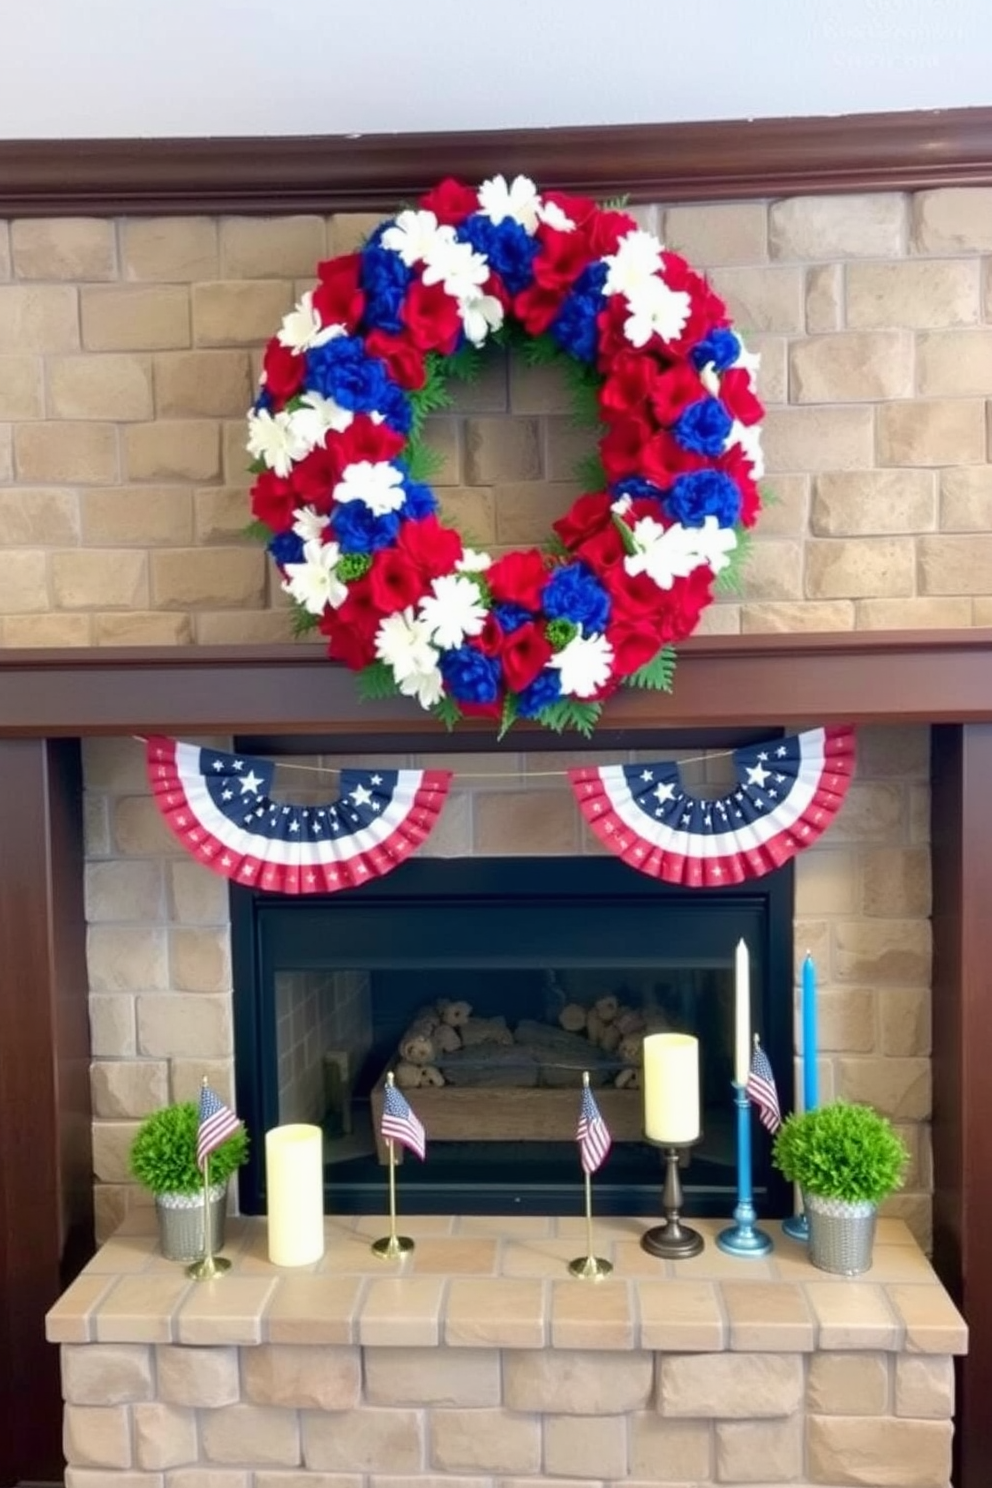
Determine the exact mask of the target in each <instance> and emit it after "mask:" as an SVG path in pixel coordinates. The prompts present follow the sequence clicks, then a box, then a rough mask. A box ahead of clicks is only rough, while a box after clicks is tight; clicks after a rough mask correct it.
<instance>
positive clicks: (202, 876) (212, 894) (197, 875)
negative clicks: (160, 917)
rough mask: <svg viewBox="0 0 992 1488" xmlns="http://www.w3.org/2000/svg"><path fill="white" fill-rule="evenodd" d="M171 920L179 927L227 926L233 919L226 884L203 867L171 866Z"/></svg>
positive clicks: (183, 864) (181, 864) (194, 865)
mask: <svg viewBox="0 0 992 1488" xmlns="http://www.w3.org/2000/svg"><path fill="white" fill-rule="evenodd" d="M168 888H169V918H170V919H171V920H172V921H173V923H174V924H180V925H226V924H227V923H228V919H229V916H230V909H229V905H228V892H227V883H226V882H225V880H224V879H222V878H219V877H218V875H217V874H216V873H211V872H210V871H209V869H207V868H204V866H203V864H202V863H196V862H191V861H189V860H186V861H183V862H177V863H170V864H169V866H168Z"/></svg>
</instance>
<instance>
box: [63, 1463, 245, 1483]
mask: <svg viewBox="0 0 992 1488" xmlns="http://www.w3.org/2000/svg"><path fill="white" fill-rule="evenodd" d="M111 1481H112V1482H113V1488H162V1475H161V1473H146V1472H115V1473H114V1476H113V1479H112V1480H111ZM107 1482H108V1478H107V1474H106V1473H105V1472H103V1471H102V1469H100V1468H92V1467H67V1468H66V1470H65V1488H107ZM170 1488H171V1485H170ZM218 1488H220V1485H218Z"/></svg>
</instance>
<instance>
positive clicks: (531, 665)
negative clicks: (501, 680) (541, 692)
mask: <svg viewBox="0 0 992 1488" xmlns="http://www.w3.org/2000/svg"><path fill="white" fill-rule="evenodd" d="M552 654H553V652H552V648H551V645H550V642H549V641H548V640H547V639H546V637H545V635H544V633H543V632H542V631H541V630H539V629H538V627H537V626H536V625H535V624H534V623H533V622H532V621H529V622H528V623H527V624H526V625H521V626H519V627H518V629H516V630H515V631H514V632H513V634H512V635H509V636H507V638H506V644H505V645H504V647H503V657H502V661H503V675H504V676H505V677H506V685H507V687H509V689H510V691H511V692H521V691H522V690H523V689H524V688H525V687H528V686H529V685H530V683H531V682H533V680H534V678H535V677H536V676H537V674H538V672H540V671H543V669H544V668H545V667H546V666H547V664H548V662H549V661H550V660H551V657H552Z"/></svg>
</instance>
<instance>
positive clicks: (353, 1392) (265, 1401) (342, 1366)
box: [242, 1344, 402, 1411]
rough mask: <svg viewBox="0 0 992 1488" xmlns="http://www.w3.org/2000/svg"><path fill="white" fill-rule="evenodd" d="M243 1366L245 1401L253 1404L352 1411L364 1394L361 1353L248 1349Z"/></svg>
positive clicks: (300, 1347) (303, 1348)
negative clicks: (362, 1391)
mask: <svg viewBox="0 0 992 1488" xmlns="http://www.w3.org/2000/svg"><path fill="white" fill-rule="evenodd" d="M397 1352H402V1351H401V1350H397ZM369 1357H370V1358H371V1357H372V1355H371V1354H370V1356H369ZM242 1366H243V1376H244V1393H245V1399H246V1400H249V1401H251V1402H252V1404H253V1405H278V1406H287V1407H288V1408H289V1409H291V1410H319V1411H348V1410H352V1409H353V1408H354V1407H355V1406H357V1404H358V1401H359V1396H360V1394H361V1384H362V1380H361V1363H360V1359H359V1354H358V1350H357V1349H351V1348H338V1349H333V1348H321V1349H315V1348H310V1347H308V1346H307V1345H297V1344H262V1345H261V1347H259V1348H253V1349H246V1350H245V1352H244V1354H243V1356H242Z"/></svg>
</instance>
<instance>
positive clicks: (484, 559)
mask: <svg viewBox="0 0 992 1488" xmlns="http://www.w3.org/2000/svg"><path fill="white" fill-rule="evenodd" d="M492 561H493V560H492V559H491V558H490V556H489V554H488V553H477V552H476V551H475V549H474V548H466V549H465V551H464V553H463V554H462V556H461V557H460V558H459V560H458V562H457V563H456V564H455V567H456V568H457V570H458V572H459V573H485V571H486V569H487V568H491V567H492Z"/></svg>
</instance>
